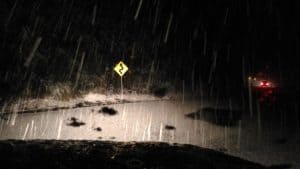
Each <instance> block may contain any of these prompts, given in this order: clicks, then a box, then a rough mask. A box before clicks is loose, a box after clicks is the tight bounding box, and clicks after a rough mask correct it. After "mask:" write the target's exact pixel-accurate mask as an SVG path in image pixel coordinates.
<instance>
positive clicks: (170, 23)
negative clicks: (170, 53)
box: [164, 13, 173, 43]
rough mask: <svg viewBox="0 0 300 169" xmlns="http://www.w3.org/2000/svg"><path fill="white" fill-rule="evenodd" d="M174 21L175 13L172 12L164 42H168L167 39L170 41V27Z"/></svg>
mask: <svg viewBox="0 0 300 169" xmlns="http://www.w3.org/2000/svg"><path fill="white" fill-rule="evenodd" d="M172 21H173V13H171V14H170V18H169V22H168V27H167V31H166V34H165V38H164V42H165V43H167V41H168V37H169V33H170V28H171V25H172Z"/></svg>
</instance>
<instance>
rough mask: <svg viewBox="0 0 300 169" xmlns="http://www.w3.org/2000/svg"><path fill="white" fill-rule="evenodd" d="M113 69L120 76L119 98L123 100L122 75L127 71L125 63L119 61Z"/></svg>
mask: <svg viewBox="0 0 300 169" xmlns="http://www.w3.org/2000/svg"><path fill="white" fill-rule="evenodd" d="M114 71H115V72H116V73H117V74H118V75H119V76H120V78H121V100H123V76H124V75H125V73H126V72H127V71H128V67H127V65H126V64H125V63H124V62H122V61H120V62H119V63H118V64H116V66H115V67H114Z"/></svg>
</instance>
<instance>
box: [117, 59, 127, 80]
mask: <svg viewBox="0 0 300 169" xmlns="http://www.w3.org/2000/svg"><path fill="white" fill-rule="evenodd" d="M114 71H116V72H117V73H118V75H119V76H121V77H122V76H124V74H125V73H126V72H127V71H128V67H127V66H126V65H125V63H124V62H122V61H120V62H119V63H118V64H116V66H115V68H114Z"/></svg>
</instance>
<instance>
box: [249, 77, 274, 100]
mask: <svg viewBox="0 0 300 169" xmlns="http://www.w3.org/2000/svg"><path fill="white" fill-rule="evenodd" d="M277 87H278V86H277V84H276V83H275V82H274V80H271V79H270V78H268V77H265V76H262V75H261V74H258V75H256V76H249V77H248V88H249V90H250V92H252V93H253V94H254V96H255V97H256V98H258V100H259V101H261V102H264V101H275V100H276V92H277Z"/></svg>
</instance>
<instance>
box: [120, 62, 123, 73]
mask: <svg viewBox="0 0 300 169" xmlns="http://www.w3.org/2000/svg"><path fill="white" fill-rule="evenodd" d="M120 67H121V69H120V70H119V72H120V74H123V72H122V70H123V69H124V68H123V64H122V63H120Z"/></svg>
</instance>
